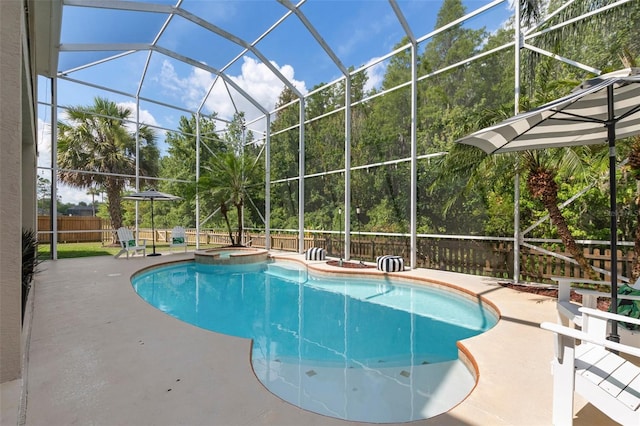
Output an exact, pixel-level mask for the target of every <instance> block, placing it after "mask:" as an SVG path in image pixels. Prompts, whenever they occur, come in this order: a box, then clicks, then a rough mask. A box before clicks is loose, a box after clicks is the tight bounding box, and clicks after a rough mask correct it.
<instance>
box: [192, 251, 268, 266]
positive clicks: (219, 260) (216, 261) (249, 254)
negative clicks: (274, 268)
mask: <svg viewBox="0 0 640 426" xmlns="http://www.w3.org/2000/svg"><path fill="white" fill-rule="evenodd" d="M268 255H269V252H268V251H267V250H264V249H257V248H252V247H221V248H214V249H207V250H196V252H195V261H196V263H204V264H207V265H242V264H245V263H255V262H264V261H266V260H267V257H268Z"/></svg>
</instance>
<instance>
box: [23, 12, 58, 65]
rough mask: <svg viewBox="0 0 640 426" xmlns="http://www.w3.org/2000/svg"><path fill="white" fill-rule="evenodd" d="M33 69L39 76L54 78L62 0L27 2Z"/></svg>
mask: <svg viewBox="0 0 640 426" xmlns="http://www.w3.org/2000/svg"><path fill="white" fill-rule="evenodd" d="M27 4H28V7H29V11H30V12H31V15H32V19H31V22H30V24H31V25H32V27H31V31H30V35H29V36H30V40H31V41H32V43H33V46H32V48H33V49H34V52H35V55H34V59H35V69H36V72H37V73H38V74H39V75H43V76H45V77H55V75H56V73H57V72H58V50H59V46H60V32H61V27H62V0H29V1H28V3H27Z"/></svg>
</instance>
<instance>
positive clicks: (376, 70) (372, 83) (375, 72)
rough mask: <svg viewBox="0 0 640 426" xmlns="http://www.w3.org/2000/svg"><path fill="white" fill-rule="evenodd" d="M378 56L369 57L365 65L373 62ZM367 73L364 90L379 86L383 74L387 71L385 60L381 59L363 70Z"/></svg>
mask: <svg viewBox="0 0 640 426" xmlns="http://www.w3.org/2000/svg"><path fill="white" fill-rule="evenodd" d="M378 59H379V58H371V59H370V60H369V62H368V63H367V65H369V64H371V63H374V62H376V61H377V60H378ZM365 72H366V73H367V77H368V78H367V83H366V84H365V87H364V89H365V90H371V89H373V88H376V89H377V88H379V87H380V86H381V85H382V80H383V79H384V75H385V73H386V72H387V62H386V61H382V62H378V63H377V64H375V65H372V66H370V67H369V68H367V69H366V71H365Z"/></svg>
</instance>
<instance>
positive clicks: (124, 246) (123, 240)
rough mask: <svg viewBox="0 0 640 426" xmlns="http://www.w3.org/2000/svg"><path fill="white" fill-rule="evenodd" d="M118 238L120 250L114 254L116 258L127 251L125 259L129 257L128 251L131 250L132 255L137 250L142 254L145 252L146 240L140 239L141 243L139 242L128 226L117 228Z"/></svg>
mask: <svg viewBox="0 0 640 426" xmlns="http://www.w3.org/2000/svg"><path fill="white" fill-rule="evenodd" d="M118 240H120V247H121V250H120V251H119V252H118V254H116V255H115V257H116V258H118V257H120V255H121V254H122V253H127V259H129V252H132V256H133V255H135V254H136V253H137V252H139V251H141V252H142V255H143V256H144V255H146V253H147V242H146V241H145V240H142V244H140V243H139V242H138V241H137V240H136V239H135V237H134V236H133V231H131V230H130V229H128V228H125V227H122V228H119V229H118Z"/></svg>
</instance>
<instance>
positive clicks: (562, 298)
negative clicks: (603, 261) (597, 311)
mask: <svg viewBox="0 0 640 426" xmlns="http://www.w3.org/2000/svg"><path fill="white" fill-rule="evenodd" d="M551 279H552V280H554V281H556V282H557V283H558V302H557V305H556V307H557V309H558V320H559V321H560V323H561V324H562V325H564V326H569V325H570V323H573V324H574V325H576V326H577V327H582V314H581V312H580V305H579V304H577V303H575V302H572V301H571V284H572V283H581V284H595V285H599V286H611V282H609V281H595V280H588V279H582V278H571V277H552V278H551ZM631 288H633V289H636V290H640V279H638V281H636V282H635V283H634V284H633V285H632V286H631ZM574 291H575V292H576V293H578V294H580V295H581V296H582V306H584V307H586V308H596V307H597V304H598V297H610V294H609V293H605V292H601V291H595V290H587V289H574ZM618 299H619V300H633V301H638V300H640V296H634V295H630V294H618ZM625 318H627V317H625ZM618 333H619V334H620V338H621V342H622V343H624V344H627V345H631V346H636V347H640V330H629V329H627V328H625V327H621V326H619V327H618Z"/></svg>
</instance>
